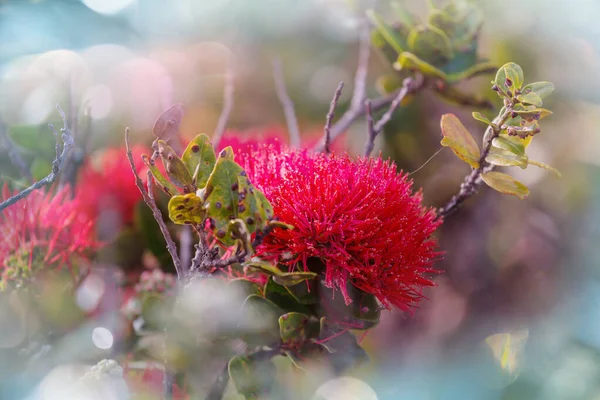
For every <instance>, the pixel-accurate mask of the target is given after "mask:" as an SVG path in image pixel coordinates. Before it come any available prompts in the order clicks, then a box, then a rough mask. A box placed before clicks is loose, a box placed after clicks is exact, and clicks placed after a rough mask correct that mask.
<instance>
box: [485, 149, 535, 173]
mask: <svg viewBox="0 0 600 400" xmlns="http://www.w3.org/2000/svg"><path fill="white" fill-rule="evenodd" d="M485 161H487V162H489V163H490V164H492V165H497V166H499V167H521V168H522V169H525V168H527V156H524V155H516V154H513V153H509V152H507V151H503V150H493V151H490V154H488V155H487V157H486V158H485Z"/></svg>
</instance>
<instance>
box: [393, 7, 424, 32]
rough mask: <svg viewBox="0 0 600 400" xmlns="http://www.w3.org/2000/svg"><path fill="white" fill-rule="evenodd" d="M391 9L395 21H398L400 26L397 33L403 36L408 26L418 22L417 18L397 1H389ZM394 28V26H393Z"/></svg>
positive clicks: (408, 29) (410, 26) (407, 30)
mask: <svg viewBox="0 0 600 400" xmlns="http://www.w3.org/2000/svg"><path fill="white" fill-rule="evenodd" d="M391 6H392V9H393V10H394V14H395V17H396V18H395V19H394V20H395V21H398V22H399V25H400V28H399V29H398V30H399V34H401V35H403V36H408V33H409V32H410V28H412V27H413V26H414V25H416V24H417V23H418V21H417V18H416V17H415V16H414V15H412V14H411V13H409V12H408V11H407V10H406V9H405V8H404V7H403V6H402V5H401V4H400V3H399V2H397V1H393V2H392V3H391ZM394 28H395V27H394Z"/></svg>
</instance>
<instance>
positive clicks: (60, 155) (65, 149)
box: [0, 104, 75, 211]
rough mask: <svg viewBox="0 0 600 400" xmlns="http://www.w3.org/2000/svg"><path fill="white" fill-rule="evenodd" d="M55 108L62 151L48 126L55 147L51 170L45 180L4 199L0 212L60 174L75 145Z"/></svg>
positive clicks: (52, 180) (62, 116)
mask: <svg viewBox="0 0 600 400" xmlns="http://www.w3.org/2000/svg"><path fill="white" fill-rule="evenodd" d="M56 108H57V110H58V113H59V114H60V117H61V119H62V121H63V127H62V128H61V130H60V131H61V132H62V135H61V137H62V142H63V146H62V151H61V149H60V140H59V139H58V136H59V135H58V132H56V130H55V129H54V126H52V125H51V124H49V125H48V126H49V127H50V130H51V131H52V133H53V134H54V139H55V140H56V145H55V149H56V156H55V158H54V161H53V162H52V170H51V171H50V173H49V174H48V175H47V176H46V177H45V178H43V179H41V180H39V181H37V182H35V183H34V184H33V185H31V186H29V187H28V188H26V189H23V190H22V191H20V192H19V193H17V194H16V195H14V196H12V197H9V198H8V199H6V200H4V201H3V202H2V203H0V211H2V210H4V209H5V208H6V207H9V206H11V205H13V204H15V203H16V202H18V201H19V200H21V199H23V198H25V197H27V196H28V195H29V194H30V193H31V192H33V191H34V190H37V189H40V188H42V187H44V186H47V185H50V184H52V183H53V182H54V181H55V180H56V178H57V177H58V174H59V173H60V171H61V169H62V167H63V162H64V160H65V158H66V156H67V154H68V153H69V151H70V150H71V149H72V148H73V146H74V144H75V143H74V140H73V135H72V134H71V130H70V129H69V123H68V122H67V117H66V116H65V113H64V112H63V110H62V109H61V108H60V105H58V104H57V105H56Z"/></svg>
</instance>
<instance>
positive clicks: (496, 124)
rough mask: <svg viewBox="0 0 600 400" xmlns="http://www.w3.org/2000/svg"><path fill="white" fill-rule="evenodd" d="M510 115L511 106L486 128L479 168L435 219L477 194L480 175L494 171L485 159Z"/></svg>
mask: <svg viewBox="0 0 600 400" xmlns="http://www.w3.org/2000/svg"><path fill="white" fill-rule="evenodd" d="M511 114H512V105H510V104H509V105H508V106H507V107H506V108H505V109H504V112H503V113H502V114H500V115H498V116H497V117H496V118H495V119H494V121H492V122H493V125H490V126H488V128H487V129H486V131H485V135H484V139H483V150H482V152H481V157H480V158H479V168H475V169H473V170H472V171H471V173H470V174H469V175H467V176H466V177H465V179H464V181H463V183H462V184H461V185H460V189H459V191H458V193H457V194H455V195H454V196H452V198H451V199H450V201H448V203H446V204H445V205H444V206H443V207H440V208H438V210H437V217H436V219H443V218H446V217H447V216H449V215H450V214H452V213H453V212H454V211H456V210H457V209H458V207H459V206H460V205H461V204H462V203H463V202H464V201H465V200H467V199H468V198H470V197H471V196H473V195H474V194H476V193H477V191H478V190H479V187H480V186H481V184H482V183H483V180H482V179H481V175H482V174H485V173H488V172H490V171H491V170H493V169H494V166H493V165H492V164H490V163H488V162H487V161H486V157H487V156H488V154H489V153H490V149H491V148H492V141H493V140H494V138H496V137H498V135H499V134H500V132H501V131H502V129H503V125H504V123H505V122H506V121H507V120H508V119H509V118H510V116H511Z"/></svg>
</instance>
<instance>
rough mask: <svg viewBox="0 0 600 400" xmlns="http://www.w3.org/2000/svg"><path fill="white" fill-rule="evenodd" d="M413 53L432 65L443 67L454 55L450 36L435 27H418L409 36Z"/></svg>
mask: <svg viewBox="0 0 600 400" xmlns="http://www.w3.org/2000/svg"><path fill="white" fill-rule="evenodd" d="M408 46H409V48H410V50H411V52H412V53H413V54H414V55H415V56H417V57H419V58H420V59H422V60H423V61H425V62H427V63H430V64H432V65H442V64H445V63H446V62H447V61H448V60H450V59H451V58H452V57H453V56H454V54H453V52H452V46H451V44H450V40H449V39H448V36H446V34H445V33H444V32H443V31H442V30H440V29H439V28H436V27H435V26H423V25H422V26H418V27H415V28H413V29H412V30H411V32H410V34H409V35H408Z"/></svg>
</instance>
